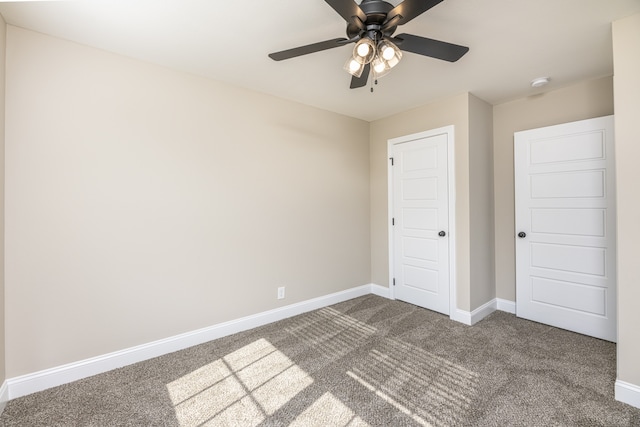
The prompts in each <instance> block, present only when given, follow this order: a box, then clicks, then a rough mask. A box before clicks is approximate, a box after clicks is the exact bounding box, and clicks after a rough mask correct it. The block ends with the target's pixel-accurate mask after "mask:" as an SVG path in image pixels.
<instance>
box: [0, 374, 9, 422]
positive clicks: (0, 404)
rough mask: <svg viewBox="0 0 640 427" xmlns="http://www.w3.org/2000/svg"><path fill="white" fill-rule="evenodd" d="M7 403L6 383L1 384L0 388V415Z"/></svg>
mask: <svg viewBox="0 0 640 427" xmlns="http://www.w3.org/2000/svg"><path fill="white" fill-rule="evenodd" d="M8 401H9V385H8V384H7V382H6V381H5V382H3V383H2V387H0V415H2V412H3V411H4V408H5V406H7V402H8Z"/></svg>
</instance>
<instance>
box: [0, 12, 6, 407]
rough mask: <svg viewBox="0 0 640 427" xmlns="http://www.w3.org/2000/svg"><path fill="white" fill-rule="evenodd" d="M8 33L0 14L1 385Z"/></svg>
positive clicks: (1, 369)
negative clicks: (5, 102)
mask: <svg viewBox="0 0 640 427" xmlns="http://www.w3.org/2000/svg"><path fill="white" fill-rule="evenodd" d="M6 33H7V25H6V24H5V22H4V19H2V16H0V385H2V383H3V382H4V380H5V379H6V378H7V376H6V372H5V334H4V315H5V314H4V311H5V309H4V169H5V168H4V112H5V107H4V93H5V88H4V85H5V79H4V78H5V64H6V62H5V53H6V46H5V45H6ZM0 405H1V403H0ZM0 407H1V406H0Z"/></svg>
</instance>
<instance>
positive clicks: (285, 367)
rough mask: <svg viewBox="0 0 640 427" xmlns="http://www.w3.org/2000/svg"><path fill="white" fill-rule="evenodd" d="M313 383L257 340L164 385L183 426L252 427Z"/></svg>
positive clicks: (284, 358)
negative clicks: (236, 426)
mask: <svg viewBox="0 0 640 427" xmlns="http://www.w3.org/2000/svg"><path fill="white" fill-rule="evenodd" d="M312 382H313V379H311V378H310V377H309V375H307V374H306V373H305V372H304V371H303V370H302V369H300V368H299V367H297V366H296V365H295V364H294V363H293V362H292V361H291V360H290V359H289V358H288V357H286V356H285V355H284V354H282V353H281V352H280V351H278V350H277V349H276V348H275V347H274V346H273V345H271V343H269V342H268V341H267V340H265V339H259V340H257V341H255V342H253V343H252V344H249V345H247V346H245V347H243V348H240V349H239V350H236V351H234V352H233V353H230V354H228V355H227V356H225V357H223V358H221V359H218V360H216V361H214V362H212V363H210V364H208V365H206V366H203V367H202V368H200V369H198V370H196V371H193V372H191V373H189V374H187V375H185V376H183V377H181V378H179V379H178V380H176V381H173V382H172V383H170V384H168V385H167V390H168V392H169V396H170V397H171V400H172V402H173V404H174V406H175V411H176V418H177V419H178V422H179V423H180V425H181V426H183V427H187V426H206V425H212V426H213V425H218V426H219V425H242V426H256V425H258V424H260V423H261V422H262V421H264V419H265V418H266V417H267V416H269V415H272V414H273V413H274V412H275V411H277V410H278V409H279V408H280V407H282V406H283V405H284V404H286V403H287V402H288V401H289V400H291V399H292V398H293V397H294V396H295V395H296V394H298V393H299V392H300V391H302V390H303V389H304V388H306V387H308V386H309V385H310V384H311V383H312Z"/></svg>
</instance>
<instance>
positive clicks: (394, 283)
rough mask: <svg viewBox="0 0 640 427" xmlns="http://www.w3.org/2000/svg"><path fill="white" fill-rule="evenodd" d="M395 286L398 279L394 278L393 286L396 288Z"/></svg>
mask: <svg viewBox="0 0 640 427" xmlns="http://www.w3.org/2000/svg"><path fill="white" fill-rule="evenodd" d="M395 285H396V278H395V277H394V278H393V286H395Z"/></svg>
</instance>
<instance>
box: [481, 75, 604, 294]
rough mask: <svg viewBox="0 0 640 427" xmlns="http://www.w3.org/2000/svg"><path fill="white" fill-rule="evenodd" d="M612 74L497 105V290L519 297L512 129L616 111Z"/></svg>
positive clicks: (495, 159) (523, 128)
mask: <svg viewBox="0 0 640 427" xmlns="http://www.w3.org/2000/svg"><path fill="white" fill-rule="evenodd" d="M612 84H613V82H612V78H611V77H605V78H601V79H597V80H590V81H585V82H581V83H577V84H575V85H572V86H568V87H565V88H561V89H557V90H553V91H550V92H547V93H544V94H542V95H536V96H531V97H528V98H523V99H519V100H516V101H513V102H508V103H504V104H500V105H496V106H494V108H493V132H494V140H493V149H494V151H493V164H494V195H495V196H494V197H495V218H494V220H495V275H496V296H497V297H498V298H502V299H505V300H509V301H515V299H516V286H515V231H514V227H515V213H514V188H513V179H514V178H513V133H514V132H517V131H521V130H526V129H533V128H538V127H543V126H551V125H556V124H560V123H566V122H572V121H576V120H583V119H590V118H593V117H600V116H607V115H611V114H613V88H612Z"/></svg>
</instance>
